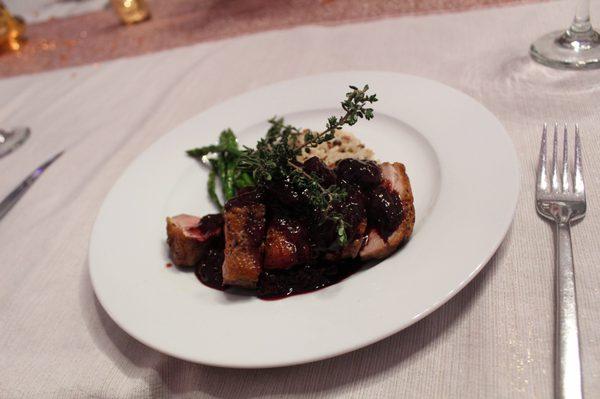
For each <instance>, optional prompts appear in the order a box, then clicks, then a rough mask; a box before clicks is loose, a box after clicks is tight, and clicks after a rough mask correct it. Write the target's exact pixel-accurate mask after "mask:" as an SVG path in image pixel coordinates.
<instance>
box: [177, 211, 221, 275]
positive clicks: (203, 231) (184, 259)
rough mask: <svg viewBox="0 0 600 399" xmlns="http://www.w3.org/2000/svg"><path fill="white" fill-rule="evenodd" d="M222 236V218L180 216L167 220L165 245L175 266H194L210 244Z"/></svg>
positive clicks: (216, 216)
mask: <svg viewBox="0 0 600 399" xmlns="http://www.w3.org/2000/svg"><path fill="white" fill-rule="evenodd" d="M222 234H223V217H222V216H221V215H220V214H217V215H207V216H204V217H203V218H202V219H200V218H198V217H196V216H192V215H186V214H181V215H177V216H173V217H168V218H167V244H168V245H169V251H170V256H171V260H172V261H173V263H174V264H176V265H177V266H194V265H195V264H196V263H198V261H199V260H200V258H201V257H202V255H203V254H204V252H205V251H206V249H207V247H208V246H209V245H210V243H211V242H212V241H213V240H215V239H218V238H219V237H220V236H221V235H222Z"/></svg>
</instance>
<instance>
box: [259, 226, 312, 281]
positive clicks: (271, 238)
mask: <svg viewBox="0 0 600 399" xmlns="http://www.w3.org/2000/svg"><path fill="white" fill-rule="evenodd" d="M310 256H311V250H310V246H309V244H308V237H307V230H306V226H303V225H302V223H301V222H300V221H299V220H295V219H293V218H289V217H276V218H273V219H272V220H271V222H270V223H269V228H268V229H267V238H266V240H265V260H264V268H265V269H289V268H290V267H292V266H295V265H298V264H301V263H305V262H307V261H308V260H310Z"/></svg>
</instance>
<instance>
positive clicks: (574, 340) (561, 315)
mask: <svg viewBox="0 0 600 399" xmlns="http://www.w3.org/2000/svg"><path fill="white" fill-rule="evenodd" d="M555 249H556V331H555V334H556V337H555V339H556V341H555V352H554V364H555V397H556V398H557V399H574V398H582V397H583V396H582V389H581V361H580V357H579V328H578V326H577V300H576V297H575V273H574V269H573V249H572V248H571V227H570V226H569V223H557V224H556V237H555Z"/></svg>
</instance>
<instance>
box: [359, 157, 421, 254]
mask: <svg viewBox="0 0 600 399" xmlns="http://www.w3.org/2000/svg"><path fill="white" fill-rule="evenodd" d="M381 174H382V182H381V184H380V185H379V186H377V187H375V188H374V189H373V190H372V191H371V192H370V194H369V199H368V205H367V214H368V219H369V230H368V232H367V242H366V244H365V246H364V247H363V248H362V249H361V251H360V254H359V255H360V257H361V259H381V258H385V257H387V256H389V255H390V254H392V253H393V252H394V251H395V250H396V249H398V247H399V246H400V245H401V244H403V243H404V242H406V241H407V240H408V239H409V238H410V235H411V234H412V231H413V227H414V224H415V208H414V204H413V202H414V199H413V195H412V190H411V187H410V181H409V179H408V176H407V175H406V170H405V167H404V165H403V164H401V163H397V162H396V163H388V162H385V163H383V164H381Z"/></svg>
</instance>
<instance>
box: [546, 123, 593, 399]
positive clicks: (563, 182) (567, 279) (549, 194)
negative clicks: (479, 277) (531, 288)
mask: <svg viewBox="0 0 600 399" xmlns="http://www.w3.org/2000/svg"><path fill="white" fill-rule="evenodd" d="M546 136H547V127H546V125H545V124H544V129H543V133H542V144H541V148H540V159H539V164H538V170H537V184H536V193H535V199H536V208H537V211H538V213H539V214H540V215H542V216H543V217H545V218H546V219H549V220H550V221H552V222H554V224H555V264H556V278H555V280H556V321H555V323H556V324H555V348H554V371H555V374H554V378H555V397H556V398H560V399H566V398H581V397H583V396H582V388H581V361H580V356H579V328H578V325H577V301H576V298H575V275H574V270H573V250H572V248H571V223H572V222H574V221H576V220H579V219H582V218H583V217H584V216H585V210H586V204H585V189H584V185H583V174H582V166H581V140H580V138H579V127H578V126H577V125H575V160H574V171H573V172H572V173H569V163H568V144H567V143H568V133H567V126H566V125H565V129H564V137H563V154H562V164H561V165H560V170H559V163H558V156H557V153H558V125H554V140H553V141H554V146H553V149H552V166H551V168H552V170H551V176H549V175H548V170H547V166H546Z"/></svg>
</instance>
